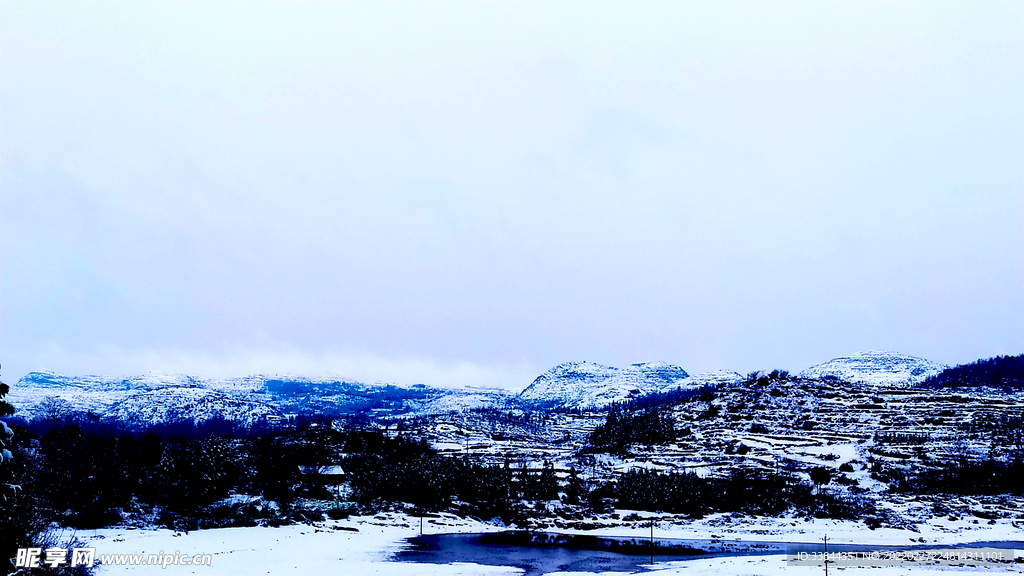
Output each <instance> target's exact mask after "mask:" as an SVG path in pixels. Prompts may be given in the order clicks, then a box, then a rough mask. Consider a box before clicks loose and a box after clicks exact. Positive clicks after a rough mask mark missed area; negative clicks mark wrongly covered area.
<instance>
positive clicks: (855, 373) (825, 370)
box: [797, 350, 948, 387]
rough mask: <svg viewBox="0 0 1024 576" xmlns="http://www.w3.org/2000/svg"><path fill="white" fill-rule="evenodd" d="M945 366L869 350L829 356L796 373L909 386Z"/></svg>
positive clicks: (905, 355)
mask: <svg viewBox="0 0 1024 576" xmlns="http://www.w3.org/2000/svg"><path fill="white" fill-rule="evenodd" d="M946 368H948V366H946V365H945V364H938V363H935V362H932V361H930V360H925V359H924V358H918V357H916V356H909V355H907V354H900V353H898V352H885V351H881V350H872V351H870V352H859V353H857V354H853V355H851V356H841V357H839V358H833V359H832V360H829V361H828V362H823V363H821V364H816V365H814V366H811V367H810V368H808V369H806V370H804V371H803V372H800V373H799V374H798V375H797V376H798V377H800V378H812V379H816V380H821V379H829V378H836V379H838V380H840V381H842V382H853V383H860V384H871V385H875V386H887V387H888V386H896V387H899V386H913V385H914V384H918V383H920V382H923V381H924V380H925V379H926V378H928V377H929V376H935V375H937V374H939V373H940V372H942V371H943V370H944V369H946Z"/></svg>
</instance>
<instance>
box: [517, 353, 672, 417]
mask: <svg viewBox="0 0 1024 576" xmlns="http://www.w3.org/2000/svg"><path fill="white" fill-rule="evenodd" d="M688 376H689V374H687V373H686V370H683V369H682V368H680V367H679V366H675V365H673V364H666V363H664V362H649V363H643V364H632V365H630V366H628V367H626V368H613V367H610V366H602V365H601V364H595V363H593V362H567V363H565V364H559V365H558V366H555V367H554V368H552V369H550V370H548V371H547V372H545V373H543V374H541V375H540V376H538V377H537V379H536V380H534V381H533V383H532V384H530V386H529V387H528V388H527V389H526V390H523V391H522V393H520V394H519V399H520V400H522V401H525V402H531V403H537V404H542V405H547V406H551V407H560V408H569V409H581V410H588V409H601V408H604V407H606V406H608V405H609V404H613V403H616V402H625V401H627V400H629V399H631V398H635V397H638V396H642V395H645V394H650V393H652V392H660V391H662V390H665V389H667V388H669V387H674V386H676V385H677V383H678V382H679V381H680V380H682V379H684V378H687V377H688Z"/></svg>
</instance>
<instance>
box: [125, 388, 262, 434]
mask: <svg viewBox="0 0 1024 576" xmlns="http://www.w3.org/2000/svg"><path fill="white" fill-rule="evenodd" d="M106 415H107V416H110V417H113V418H116V419H118V420H120V421H122V422H134V423H147V424H158V423H167V422H177V421H182V420H191V421H193V422H195V423H200V422H205V421H207V420H211V419H214V418H221V419H224V420H229V421H232V422H238V423H240V424H244V425H246V426H252V425H253V424H255V423H256V422H259V421H260V420H264V419H266V418H267V417H273V416H278V415H279V414H278V411H277V410H275V409H274V408H273V407H272V406H269V405H267V404H265V403H263V402H260V401H258V400H255V399H251V398H246V397H243V396H238V395H228V394H225V393H224V392H220V391H217V390H206V389H203V388H163V389H158V390H149V391H146V392H141V393H139V394H132V395H131V396H129V397H127V398H125V399H124V400H123V401H121V402H119V403H117V404H116V405H115V406H113V407H112V408H111V409H110V410H109V411H108V412H107V413H106Z"/></svg>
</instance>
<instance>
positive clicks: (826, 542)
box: [825, 534, 828, 576]
mask: <svg viewBox="0 0 1024 576" xmlns="http://www.w3.org/2000/svg"><path fill="white" fill-rule="evenodd" d="M825 576H828V534H826V535H825Z"/></svg>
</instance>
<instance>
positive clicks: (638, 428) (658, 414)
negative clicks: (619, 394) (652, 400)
mask: <svg viewBox="0 0 1024 576" xmlns="http://www.w3.org/2000/svg"><path fill="white" fill-rule="evenodd" d="M677 435H678V434H677V432H676V425H675V419H674V418H673V417H672V412H671V408H670V407H667V406H658V407H651V408H645V409H643V410H638V411H632V412H630V411H626V410H624V409H623V408H620V407H618V406H613V407H612V408H611V409H610V410H608V416H606V417H605V421H604V422H603V423H601V424H598V425H597V427H596V428H594V431H593V432H591V433H590V436H589V437H588V442H587V444H588V450H590V451H592V452H608V453H611V454H625V453H626V451H627V450H629V446H630V445H631V444H644V445H647V446H652V445H655V444H664V443H667V442H673V441H674V440H675V439H676V437H677Z"/></svg>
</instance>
